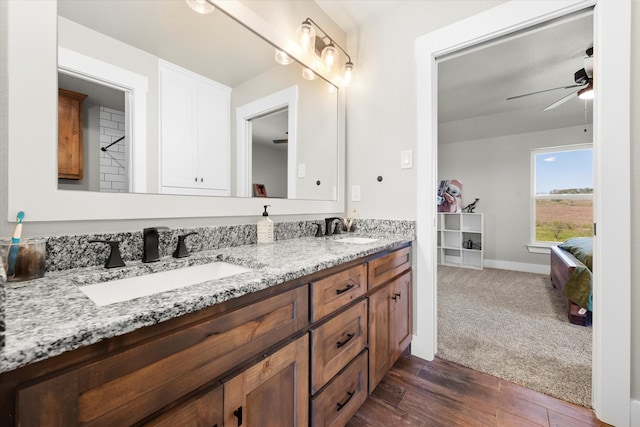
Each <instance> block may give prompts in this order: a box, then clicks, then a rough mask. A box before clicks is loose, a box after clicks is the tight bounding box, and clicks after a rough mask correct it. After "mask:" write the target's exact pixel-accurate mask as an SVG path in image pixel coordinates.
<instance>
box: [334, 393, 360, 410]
mask: <svg viewBox="0 0 640 427" xmlns="http://www.w3.org/2000/svg"><path fill="white" fill-rule="evenodd" d="M354 394H356V391H355V390H354V391H350V392H349V393H347V400H345V401H344V402H338V403H337V404H336V412H340V410H341V409H342V408H344V407H345V406H347V403H349V401H350V400H351V398H352V397H353V395H354Z"/></svg>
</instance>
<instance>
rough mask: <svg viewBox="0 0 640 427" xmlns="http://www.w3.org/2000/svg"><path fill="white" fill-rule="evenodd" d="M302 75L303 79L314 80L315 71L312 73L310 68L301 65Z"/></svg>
mask: <svg viewBox="0 0 640 427" xmlns="http://www.w3.org/2000/svg"><path fill="white" fill-rule="evenodd" d="M302 77H303V78H304V79H305V80H315V79H316V73H314V72H313V70H312V69H311V68H307V67H303V68H302Z"/></svg>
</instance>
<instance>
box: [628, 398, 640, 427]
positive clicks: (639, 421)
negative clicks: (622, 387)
mask: <svg viewBox="0 0 640 427" xmlns="http://www.w3.org/2000/svg"><path fill="white" fill-rule="evenodd" d="M630 418H631V424H630V425H631V427H640V400H634V399H631V417H630Z"/></svg>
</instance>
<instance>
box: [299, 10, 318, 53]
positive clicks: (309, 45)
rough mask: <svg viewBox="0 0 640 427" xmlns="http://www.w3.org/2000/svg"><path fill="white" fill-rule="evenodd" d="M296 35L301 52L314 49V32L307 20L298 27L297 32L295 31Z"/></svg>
mask: <svg viewBox="0 0 640 427" xmlns="http://www.w3.org/2000/svg"><path fill="white" fill-rule="evenodd" d="M296 35H297V37H298V41H299V42H300V46H301V47H302V50H303V51H305V52H309V51H312V50H313V49H314V46H315V41H316V30H315V28H313V26H312V25H311V21H310V19H309V18H307V19H306V20H305V21H304V22H303V23H302V24H300V26H299V27H298V31H296Z"/></svg>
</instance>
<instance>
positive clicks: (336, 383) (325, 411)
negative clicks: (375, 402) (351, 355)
mask: <svg viewBox="0 0 640 427" xmlns="http://www.w3.org/2000/svg"><path fill="white" fill-rule="evenodd" d="M367 366H368V363H367V350H366V349H365V350H363V351H362V353H360V355H358V356H357V357H356V358H355V359H353V361H352V362H351V363H350V364H349V365H348V366H347V368H345V369H344V370H343V371H342V372H340V373H339V374H338V375H337V376H336V378H335V379H334V380H333V381H332V382H331V384H329V385H328V386H327V387H326V388H325V389H324V390H322V391H321V392H320V393H318V394H317V395H316V396H314V397H313V398H312V400H311V420H312V425H313V426H314V427H327V426H344V425H345V424H346V423H347V421H349V419H350V418H351V417H352V416H353V414H355V413H356V412H357V411H358V408H359V407H360V405H362V404H363V403H364V401H365V400H366V399H367V395H368V391H367V389H368V387H367V376H368V372H367Z"/></svg>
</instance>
